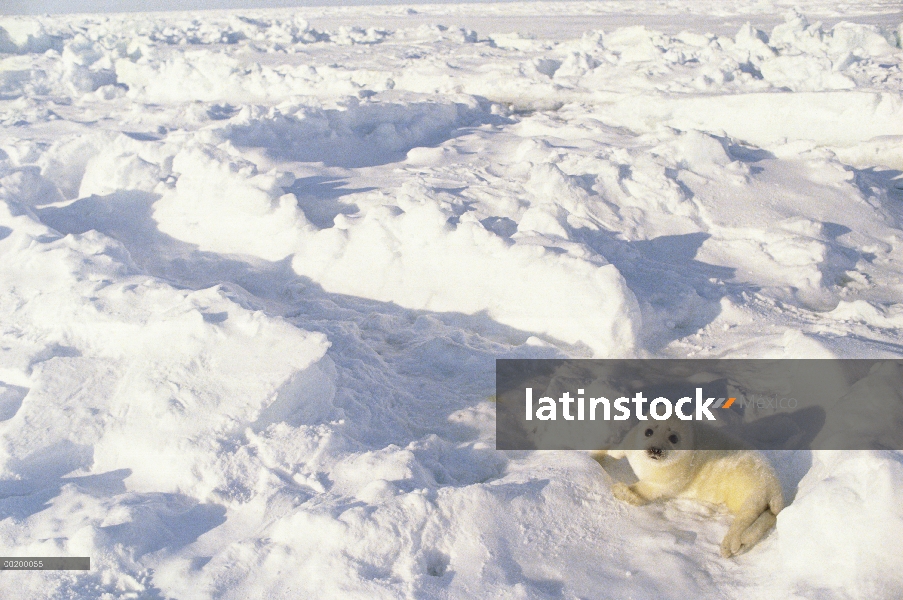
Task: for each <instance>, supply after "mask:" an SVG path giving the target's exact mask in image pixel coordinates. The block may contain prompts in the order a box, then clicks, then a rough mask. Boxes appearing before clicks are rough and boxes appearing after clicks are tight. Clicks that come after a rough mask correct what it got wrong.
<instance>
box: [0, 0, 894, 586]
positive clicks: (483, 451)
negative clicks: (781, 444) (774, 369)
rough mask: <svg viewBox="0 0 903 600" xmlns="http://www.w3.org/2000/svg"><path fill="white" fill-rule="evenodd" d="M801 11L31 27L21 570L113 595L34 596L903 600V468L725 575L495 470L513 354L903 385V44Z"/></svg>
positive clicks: (21, 66)
mask: <svg viewBox="0 0 903 600" xmlns="http://www.w3.org/2000/svg"><path fill="white" fill-rule="evenodd" d="M799 6H800V8H799V10H790V9H789V8H788V7H787V6H785V5H784V4H782V3H780V2H777V1H775V2H755V3H752V2H750V3H746V2H736V3H730V5H728V3H723V2H709V3H705V4H702V3H699V4H690V3H679V2H671V3H657V2H651V1H650V2H645V1H643V2H631V3H623V2H607V1H603V2H593V3H581V2H567V3H532V4H531V3H504V4H487V5H468V6H464V5H460V6H459V5H447V6H444V7H443V6H439V5H420V6H417V7H397V6H392V7H381V8H379V9H376V8H349V7H346V8H332V9H327V8H319V9H298V10H296V11H288V10H279V11H257V12H253V11H248V12H239V11H235V12H205V13H197V14H189V13H171V14H162V13H161V14H153V15H151V14H146V15H131V16H126V15H102V16H96V15H95V16H92V15H81V16H68V17H65V18H63V17H34V18H32V17H3V18H0V132H2V136H0V555H4V556H54V555H71V556H91V561H92V562H91V565H92V570H91V571H90V572H87V573H79V572H65V573H51V572H46V573H36V572H33V573H25V572H17V573H6V574H5V575H9V576H10V577H3V578H0V590H2V592H0V595H3V596H4V597H7V596H9V597H13V596H15V597H21V598H49V597H59V598H68V597H71V598H114V597H116V598H118V597H122V598H129V597H137V598H256V597H261V598H263V597H266V598H282V597H285V598H296V597H312V598H313V597H359V598H382V597H385V598H398V597H414V598H424V597H447V598H479V597H485V598H489V597H508V598H557V597H603V596H604V597H628V596H632V597H637V598H695V597H700V598H716V597H717V598H723V597H736V598H783V597H799V598H809V597H819V598H838V599H840V598H857V597H869V598H881V599H884V598H887V599H891V598H898V597H900V596H901V595H903V579H901V575H900V569H899V558H898V557H899V556H903V547H901V541H900V540H903V509H901V507H900V502H899V498H900V491H901V490H900V487H901V485H903V483H901V482H903V470H901V469H903V467H901V464H903V456H901V453H900V452H897V451H890V450H887V451H874V452H862V453H829V452H792V453H791V452H773V453H770V454H769V458H770V459H771V461H772V463H773V464H774V466H775V468H776V470H777V472H778V474H779V476H780V478H781V481H782V484H783V486H784V492H785V496H786V497H787V498H788V500H790V503H789V506H788V507H787V508H786V509H785V510H784V511H783V512H782V513H781V514H780V516H779V518H778V523H777V527H776V530H775V532H773V533H772V534H770V535H769V536H768V537H767V538H766V539H765V540H763V542H762V543H761V544H760V545H759V546H757V547H756V548H755V549H754V550H753V551H752V552H750V553H749V554H747V555H744V556H742V557H739V558H737V559H734V560H732V561H730V562H724V561H722V560H721V559H720V558H718V544H719V543H720V540H721V538H722V537H723V534H724V530H725V528H726V527H727V517H726V516H723V515H720V514H719V513H717V511H715V510H713V509H711V508H710V507H700V506H695V505H686V506H684V505H680V506H675V505H654V506H651V507H647V508H643V509H636V510H626V509H624V508H623V507H622V506H621V505H619V504H618V503H617V501H616V500H614V499H613V497H612V495H611V491H610V483H609V480H608V479H607V478H606V477H605V476H604V474H603V473H602V472H601V471H600V470H599V468H598V466H597V465H596V463H595V462H592V461H590V460H589V459H588V458H587V457H586V456H584V455H582V454H579V453H573V454H569V453H528V452H523V453H501V452H497V451H496V450H495V449H494V407H493V404H492V403H491V402H490V401H489V400H488V398H489V397H490V396H491V394H492V393H493V383H494V361H495V359H497V358H511V357H517V358H522V357H540V358H561V357H651V358H683V357H697V358H699V357H728V358H740V357H745V358H804V357H830V356H839V357H897V358H899V357H901V356H903V345H901V342H900V340H901V337H900V333H901V328H903V265H901V257H903V184H901V179H900V172H901V170H903V72H901V63H903V51H901V48H900V35H901V29H900V23H901V21H903V14H901V13H900V11H899V7H897V6H894V5H892V3H885V2H864V1H863V2H858V3H857V2H853V3H845V4H844V5H841V4H836V5H834V4H826V3H824V2H814V0H813V1H812V2H801V3H799ZM700 7H705V8H704V9H703V8H700ZM688 9H691V10H688ZM692 10H695V11H696V12H692ZM703 10H704V11H705V12H701V11H703ZM780 12H782V13H784V14H783V16H778V13H780ZM817 18H822V19H825V20H826V22H827V21H830V24H829V25H822V24H820V23H818V22H817ZM556 19H557V20H556ZM746 21H749V22H746ZM744 23H745V24H744ZM555 24H558V25H561V27H560V28H559V29H555V31H554V35H551V34H549V31H550V28H551V29H554V27H553V25H555ZM477 25H479V26H480V27H477ZM556 27H557V25H556ZM530 28H532V30H528V29H530ZM518 30H519V31H518ZM712 31H714V33H711V32H712ZM882 377H885V379H886V381H887V382H891V383H888V384H887V385H892V382H894V381H899V374H898V373H896V374H895V373H884V374H882ZM882 381H883V380H882ZM867 391H868V390H865V391H862V390H860V392H861V393H862V394H867ZM854 396H855V394H854V395H851V396H850V397H854ZM847 409H848V410H847ZM847 409H844V410H838V411H837V413H836V415H834V416H833V417H832V419H831V420H829V422H828V423H827V425H826V427H828V428H829V429H830V428H835V429H834V430H832V431H836V430H837V429H838V428H844V427H856V426H858V425H857V423H858V422H857V421H856V419H855V414H854V412H855V411H853V410H852V409H851V408H850V407H847ZM885 417H886V419H887V421H888V422H889V423H892V422H901V421H903V401H901V405H900V406H898V407H891V408H890V409H888V413H887V414H886V415H885ZM857 431H858V430H857ZM827 433H831V431H827ZM870 435H871V434H870V433H869V432H868V431H862V432H861V436H863V445H872V446H875V447H881V446H880V440H877V439H872V438H871V437H869V436H870Z"/></svg>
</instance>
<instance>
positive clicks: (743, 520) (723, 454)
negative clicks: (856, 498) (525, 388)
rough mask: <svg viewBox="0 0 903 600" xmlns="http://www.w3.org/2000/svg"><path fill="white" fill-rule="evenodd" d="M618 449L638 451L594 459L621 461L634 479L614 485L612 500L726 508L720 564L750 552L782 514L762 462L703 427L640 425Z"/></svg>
mask: <svg viewBox="0 0 903 600" xmlns="http://www.w3.org/2000/svg"><path fill="white" fill-rule="evenodd" d="M622 446H624V447H627V448H642V450H623V449H612V450H602V451H599V452H597V453H595V454H594V457H595V458H597V460H599V459H601V457H602V456H604V455H606V454H607V455H608V456H611V457H612V458H614V459H620V458H625V457H626V458H627V461H628V462H629V463H630V466H631V468H632V469H633V471H634V473H636V476H637V478H638V479H639V481H637V482H636V483H634V484H633V485H627V484H625V483H623V482H620V481H618V482H615V483H614V484H613V485H612V488H611V491H612V493H613V494H614V496H615V497H616V498H618V499H619V500H622V501H624V502H627V503H629V504H633V505H636V506H642V505H644V504H647V503H649V502H653V501H656V500H669V499H671V498H689V499H693V500H700V501H703V502H709V503H712V504H719V505H724V506H726V507H727V508H728V510H729V511H730V512H731V513H732V514H733V515H734V520H733V523H732V524H731V526H730V528H729V529H728V531H727V535H725V536H724V540H723V541H722V542H721V555H722V556H723V557H725V558H728V557H731V556H734V555H737V554H742V553H744V552H746V551H747V550H749V549H750V548H752V547H753V546H754V545H755V544H756V543H757V542H758V541H759V540H760V539H762V537H763V536H764V535H765V534H766V533H767V532H768V530H769V529H771V528H772V527H773V526H774V525H775V523H776V522H777V515H778V513H779V512H780V511H781V509H782V508H784V496H783V494H782V492H781V484H780V482H779V481H778V477H777V474H776V473H775V471H774V469H773V468H772V467H771V465H770V464H769V463H768V461H767V460H766V459H765V457H764V456H763V455H762V454H761V453H759V452H756V451H754V450H748V449H745V448H743V447H742V446H741V445H739V444H738V443H737V442H736V441H734V440H731V439H730V438H727V437H725V436H723V435H721V434H720V433H719V432H717V431H716V430H714V429H712V428H710V427H706V426H705V425H701V424H698V423H696V424H694V423H693V422H687V421H680V420H678V419H674V418H672V419H668V420H665V421H653V420H649V421H645V422H641V423H640V424H638V425H637V426H636V427H634V428H633V429H632V430H631V431H630V432H629V433H628V434H627V437H626V438H625V441H624V443H623V444H622ZM705 448H719V449H714V450H713V449H705ZM722 448H730V449H726V450H725V449H722Z"/></svg>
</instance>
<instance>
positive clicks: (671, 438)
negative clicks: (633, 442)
mask: <svg viewBox="0 0 903 600" xmlns="http://www.w3.org/2000/svg"><path fill="white" fill-rule="evenodd" d="M636 435H637V436H638V439H637V444H638V446H637V447H638V448H642V450H643V451H644V453H645V457H646V458H648V459H649V460H652V461H656V462H661V463H665V462H668V461H670V460H672V459H673V458H674V457H675V456H676V455H675V454H674V451H675V450H692V449H693V427H692V426H691V425H690V424H689V423H685V422H683V421H680V420H677V419H668V420H666V421H654V420H651V419H650V420H649V421H648V422H646V423H640V424H639V425H638V426H637V428H636Z"/></svg>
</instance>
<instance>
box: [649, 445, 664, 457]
mask: <svg viewBox="0 0 903 600" xmlns="http://www.w3.org/2000/svg"><path fill="white" fill-rule="evenodd" d="M646 454H648V455H649V458H652V459H655V460H658V459H660V458H661V457H662V455H663V454H664V452H663V451H662V449H661V448H656V447H655V446H652V447H650V448H646Z"/></svg>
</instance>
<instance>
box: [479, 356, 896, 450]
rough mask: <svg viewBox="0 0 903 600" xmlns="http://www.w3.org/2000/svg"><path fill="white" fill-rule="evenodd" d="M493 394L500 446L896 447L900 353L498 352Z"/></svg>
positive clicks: (871, 448)
mask: <svg viewBox="0 0 903 600" xmlns="http://www.w3.org/2000/svg"><path fill="white" fill-rule="evenodd" d="M496 400H497V406H496V407H497V411H496V448H498V449H499V450H566V449H570V450H601V449H612V448H622V449H624V450H642V449H646V445H648V444H647V442H648V440H647V438H651V437H655V439H659V438H661V439H665V440H668V439H670V440H671V441H673V444H674V448H677V449H679V448H681V447H683V448H684V449H686V444H693V447H694V448H707V449H716V450H717V449H720V450H727V449H735V448H754V449H759V450H805V449H811V450H874V449H894V450H903V360H899V359H892V360H888V359H885V360H880V359H874V360H871V359H855V360H852V359H851V360H840V359H836V360H834V359H818V360H752V359H750V360H746V359H742V360H741V359H736V360H638V359H637V360H595V359H593V360H590V359H574V360H560V359H530V360H521V359H501V360H497V361H496ZM659 431H661V432H663V433H661V434H659V433H657V432H659ZM691 440H692V441H691ZM665 443H669V442H665Z"/></svg>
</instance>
